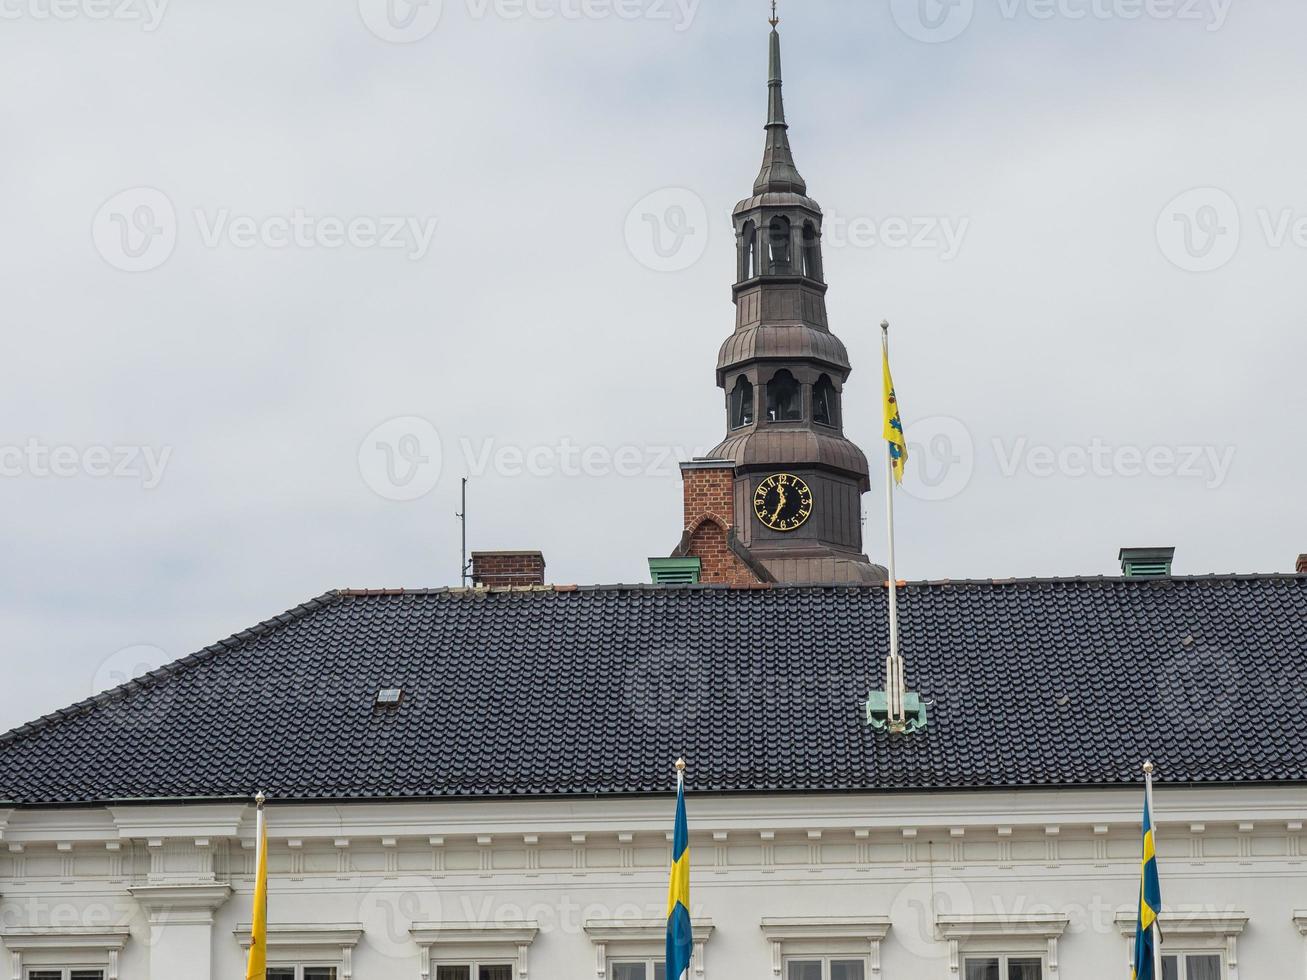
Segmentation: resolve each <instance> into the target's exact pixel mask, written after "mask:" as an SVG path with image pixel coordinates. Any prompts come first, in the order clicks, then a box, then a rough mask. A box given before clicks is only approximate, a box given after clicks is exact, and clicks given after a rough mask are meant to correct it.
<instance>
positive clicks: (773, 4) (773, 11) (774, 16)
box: [771, 0, 781, 31]
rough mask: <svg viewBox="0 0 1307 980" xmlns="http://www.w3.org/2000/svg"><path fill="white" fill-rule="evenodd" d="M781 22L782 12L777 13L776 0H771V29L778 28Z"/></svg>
mask: <svg viewBox="0 0 1307 980" xmlns="http://www.w3.org/2000/svg"><path fill="white" fill-rule="evenodd" d="M780 22H781V18H780V14H778V13H776V0H771V29H772V30H773V31H774V30H776V26H777V25H778V24H779V23H780Z"/></svg>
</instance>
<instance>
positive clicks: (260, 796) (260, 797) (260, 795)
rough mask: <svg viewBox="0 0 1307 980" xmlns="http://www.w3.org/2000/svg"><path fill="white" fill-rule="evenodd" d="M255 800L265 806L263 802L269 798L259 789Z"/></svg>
mask: <svg viewBox="0 0 1307 980" xmlns="http://www.w3.org/2000/svg"><path fill="white" fill-rule="evenodd" d="M254 802H255V803H257V804H258V805H259V806H263V804H265V803H267V802H268V798H267V797H266V796H264V795H263V790H259V792H258V793H257V794H256V795H255V797H254Z"/></svg>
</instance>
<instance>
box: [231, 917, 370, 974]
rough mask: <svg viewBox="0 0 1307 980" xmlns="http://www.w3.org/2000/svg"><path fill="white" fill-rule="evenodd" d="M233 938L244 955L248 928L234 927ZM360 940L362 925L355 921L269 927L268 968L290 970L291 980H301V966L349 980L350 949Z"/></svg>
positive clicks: (351, 963)
mask: <svg viewBox="0 0 1307 980" xmlns="http://www.w3.org/2000/svg"><path fill="white" fill-rule="evenodd" d="M234 935H235V936H236V941H237V942H239V943H240V945H241V948H242V949H243V950H244V951H245V952H246V954H248V953H249V949H250V943H251V929H250V926H248V925H244V924H242V925H240V926H238V927H237V928H236V930H235V932H234ZM362 938H363V925H362V923H358V922H348V923H320V924H313V925H301V924H281V923H276V924H272V925H269V926H268V966H269V967H281V968H283V969H285V968H286V967H291V968H293V969H294V970H295V980H304V969H305V967H327V968H331V969H334V970H335V971H336V980H353V976H354V947H355V946H357V945H358V944H359V942H360V941H361V940H362Z"/></svg>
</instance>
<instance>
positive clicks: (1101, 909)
mask: <svg viewBox="0 0 1307 980" xmlns="http://www.w3.org/2000/svg"><path fill="white" fill-rule="evenodd" d="M688 802H689V812H690V821H691V855H692V869H693V875H692V889H693V891H692V900H693V906H694V908H693V912H694V922H695V939H696V956H695V964H694V976H695V978H709V977H712V978H741V977H749V978H758V980H766V978H780V977H783V978H785V980H867V978H879V977H886V978H894V977H903V978H907V977H913V978H938V980H956V978H966V980H971V978H976V980H988V978H991V977H1002V978H1012V980H1035V978H1048V980H1057V978H1061V980H1094V978H1100V977H1116V976H1119V977H1127V976H1129V952H1130V939H1131V936H1132V934H1133V926H1134V896H1135V894H1136V892H1137V889H1138V877H1139V852H1140V841H1139V811H1140V809H1141V804H1142V794H1141V793H1135V792H1131V791H1128V790H1120V789H1114V790H1062V791H1021V792H1015V793H1012V792H1004V793H998V792H970V793H948V794H929V795H927V794H885V795H869V794H848V795H804V796H795V795H784V796H780V795H778V796H767V795H757V796H750V797H720V796H707V795H703V796H696V795H694V794H693V792H691V794H690V795H689V797H688ZM673 805H674V801H673V799H672V798H670V797H668V798H656V797H645V798H639V799H620V800H593V799H592V800H573V801H567V802H553V801H538V802H534V801H520V802H512V803H505V802H502V801H500V802H486V801H468V802H446V803H411V804H410V803H380V804H361V803H360V804H343V805H330V806H328V805H313V804H305V805H285V806H277V805H276V803H275V801H274V802H273V803H272V804H271V805H270V807H269V811H268V812H269V827H270V831H269V833H270V855H271V856H270V866H271V872H270V923H271V925H270V941H269V948H270V956H269V978H270V980H528V978H531V977H534V978H543V980H555V978H578V980H579V978H612V980H636V978H644V980H652V978H654V977H655V976H661V972H659V971H660V969H661V960H662V943H663V935H664V932H663V923H664V919H665V914H666V881H667V873H668V865H669V855H670V845H669V840H668V838H669V836H670V830H671V822H672V813H673ZM1157 810H1158V816H1157V819H1158V822H1159V841H1160V843H1159V849H1160V858H1161V872H1162V885H1163V897H1164V901H1165V906H1166V910H1167V911H1166V914H1165V916H1164V927H1165V935H1166V940H1165V943H1164V951H1165V953H1166V955H1167V956H1168V957H1175V958H1176V963H1175V965H1176V972H1175V973H1174V974H1168V975H1174V976H1176V977H1178V978H1180V980H1209V978H1210V980H1238V978H1239V977H1240V976H1242V977H1244V978H1245V980H1252V978H1275V980H1281V978H1291V977H1302V976H1307V833H1305V832H1304V819H1307V796H1305V794H1304V793H1303V791H1302V790H1300V789H1297V788H1275V787H1248V788H1192V789H1191V788H1165V789H1160V790H1159V791H1158V796H1157ZM253 817H254V813H253V807H252V806H241V805H239V804H206V803H197V804H193V805H180V804H172V805H153V806H151V805H136V806H132V805H124V806H113V807H86V808H76V809H18V810H11V811H6V812H0V828H2V829H3V853H2V854H0V893H2V894H3V898H2V899H0V923H2V928H0V940H2V941H3V945H4V950H5V953H6V954H7V965H8V969H9V974H8V975H9V976H11V977H12V978H13V980H174V978H186V980H217V978H228V977H242V976H244V973H243V971H244V964H245V949H246V946H247V944H248V941H249V921H250V906H251V896H252V890H253V874H254V819H253Z"/></svg>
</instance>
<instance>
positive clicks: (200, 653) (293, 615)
mask: <svg viewBox="0 0 1307 980" xmlns="http://www.w3.org/2000/svg"><path fill="white" fill-rule="evenodd" d="M339 598H340V591H339V590H336V589H332V590H331V591H329V592H324V593H323V594H322V595H320V596H317V597H315V598H313V599H309V600H308V601H307V602H302V603H300V604H299V605H298V606H293V607H291V608H290V609H288V610H286V611H285V612H283V613H280V614H279V615H276V616H273V617H271V618H269V619H265V620H264V621H263V622H261V623H258V624H256V625H254V626H250V627H247V628H246V629H243V630H240V631H239V632H236V633H233V634H232V635H231V636H229V637H227V638H226V639H223V640H218V641H217V642H216V643H210V644H209V645H208V646H206V647H201V648H200V649H199V650H197V651H196V652H194V653H191V654H187V655H186V656H184V657H181V658H179V659H177V660H174V661H173V662H172V663H168V664H164V665H163V666H162V667H157V668H155V669H154V670H151V671H149V672H148V673H145V674H142V675H141V676H140V677H133V678H132V679H131V680H129V681H127V682H126V683H124V684H119V685H118V686H117V687H111V688H109V689H108V690H107V691H100V692H98V693H96V694H92V695H91V696H90V697H89V698H84V699H83V700H81V701H78V702H76V703H74V704H70V705H68V706H67V707H66V708H59V709H57V710H55V711H52V712H50V713H49V714H45V715H42V716H41V717H40V718H37V719H35V720H34V721H29V722H26V723H25V724H22V725H19V726H18V727H16V728H11V729H10V730H9V731H7V732H3V733H0V745H9V744H10V743H12V742H16V741H18V740H19V739H22V738H26V737H27V736H29V735H34V734H36V733H37V732H40V731H44V730H45V729H46V728H49V727H50V726H51V725H54V724H56V723H57V722H61V721H66V720H68V719H69V718H75V717H77V716H78V715H83V714H87V713H89V712H90V711H92V710H94V709H95V708H98V707H102V706H103V705H106V704H110V703H112V702H114V701H120V700H122V699H123V698H124V697H125V696H126V695H127V693H128V692H130V691H135V690H138V689H139V688H142V687H149V686H151V685H152V684H153V683H155V682H157V681H162V680H166V679H167V678H169V677H172V676H173V675H175V674H177V673H179V672H180V669H181V668H189V667H194V666H196V665H197V664H201V663H205V662H207V661H209V660H211V659H213V658H214V657H216V656H217V655H218V654H220V653H226V652H228V651H230V650H235V649H238V648H240V647H242V646H245V645H246V644H247V643H249V642H251V641H252V640H255V639H258V638H260V637H263V636H266V635H267V634H269V633H271V632H273V631H275V630H278V629H281V628H282V627H284V626H289V625H290V624H291V623H293V622H295V621H296V620H299V619H302V618H304V617H305V616H307V615H309V614H310V613H314V612H317V611H318V610H319V609H323V608H325V607H326V606H329V605H331V604H332V603H334V602H336V601H337V600H338V599H339Z"/></svg>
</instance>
